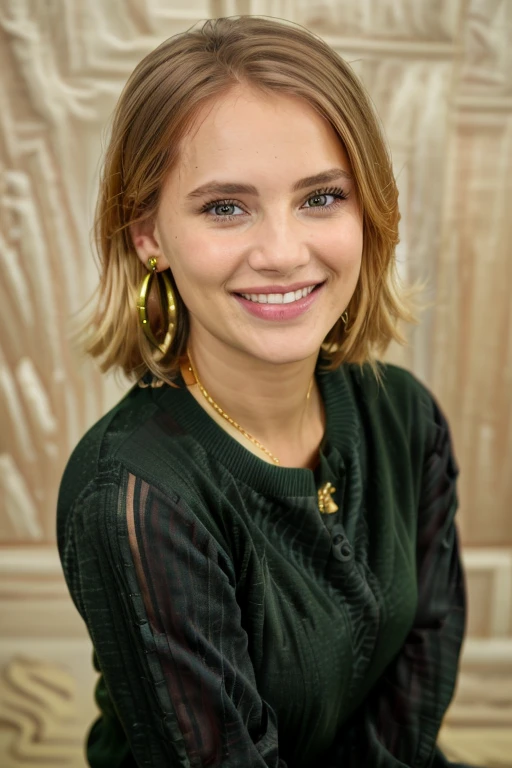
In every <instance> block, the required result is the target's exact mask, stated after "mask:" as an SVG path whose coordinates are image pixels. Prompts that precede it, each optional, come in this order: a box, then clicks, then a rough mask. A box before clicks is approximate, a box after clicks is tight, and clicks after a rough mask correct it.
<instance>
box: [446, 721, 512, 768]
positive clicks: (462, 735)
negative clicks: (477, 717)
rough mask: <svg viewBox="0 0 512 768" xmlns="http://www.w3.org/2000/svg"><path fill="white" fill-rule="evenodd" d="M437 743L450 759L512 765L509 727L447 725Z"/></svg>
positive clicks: (491, 766)
mask: <svg viewBox="0 0 512 768" xmlns="http://www.w3.org/2000/svg"><path fill="white" fill-rule="evenodd" d="M439 743H440V746H441V747H442V749H443V750H444V752H445V754H446V756H447V757H449V758H450V760H454V761H457V762H460V763H469V764H470V765H475V766H476V765H478V766H485V768H512V728H511V727H506V726H505V727H499V728H492V727H488V726H486V727H476V726H471V727H466V728H464V727H450V726H445V727H444V728H443V729H442V730H441V734H440V738H439Z"/></svg>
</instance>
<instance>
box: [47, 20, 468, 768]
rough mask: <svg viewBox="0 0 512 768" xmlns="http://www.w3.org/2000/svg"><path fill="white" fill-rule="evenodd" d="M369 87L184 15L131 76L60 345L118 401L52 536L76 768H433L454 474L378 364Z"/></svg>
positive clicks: (450, 587)
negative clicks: (79, 747)
mask: <svg viewBox="0 0 512 768" xmlns="http://www.w3.org/2000/svg"><path fill="white" fill-rule="evenodd" d="M398 219H399V214H398V208H397V190H396V186H395V182H394V179H393V175H392V169H391V163H390V160H389V157H388V154H387V152H386V148H385V146H384V143H383V140H382V137H381V135H380V132H379V128H378V123H377V120H376V118H375V116H374V114H373V112H372V109H371V106H370V103H369V100H368V97H367V96H366V95H365V92H364V90H363V88H362V86H361V84H360V83H359V82H358V80H357V79H356V77H355V76H354V74H353V72H352V71H351V69H350V68H349V67H348V66H347V64H345V63H344V62H343V61H342V60H341V59H340V57H339V56H338V55H337V54H335V53H334V52H333V51H332V50H331V49H330V48H329V47H328V46H327V45H326V44H325V43H323V42H322V41H321V40H319V39H317V38H316V37H314V36H313V35H311V34H310V33H308V32H307V31H306V30H304V29H303V28H301V27H298V26H292V25H287V24H281V23H279V22H277V21H271V20H266V19H261V18H255V17H247V16H246V17H239V18H230V19H217V20H216V21H208V22H206V23H205V24H204V26H203V27H202V29H200V30H196V31H191V32H188V33H185V34H180V35H177V36H175V37H173V38H171V39H170V40H168V41H166V42H165V43H163V44H162V45H161V46H160V47H159V48H157V49H156V50H155V51H153V52H152V53H150V54H149V55H148V56H147V57H146V58H145V59H144V60H143V61H142V62H141V63H140V64H139V65H138V67H137V68H136V69H135V71H134V73H133V75H132V76H131V78H130V80H129V81H128V83H127V85H126V87H125V90H124V92H123V94H122V96H121V98H120V101H119V104H118V107H117V111H116V114H115V118H114V123H113V129H112V136H111V140H110V145H109V148H108V151H107V156H106V161H105V167H104V172H103V176H102V180H101V193H100V198H99V204H98V211H97V235H98V244H99V250H100V255H101V258H102V270H103V271H102V275H101V283H100V296H99V302H98V308H97V310H96V314H95V316H94V318H93V322H92V325H91V328H92V333H91V337H90V339H89V351H90V352H91V353H92V354H93V355H98V356H102V358H103V368H104V369H107V368H112V367H116V366H117V367H120V368H122V370H123V371H124V372H125V373H127V374H129V375H131V376H134V377H135V378H136V379H137V380H138V383H137V384H136V385H135V386H134V387H133V389H131V391H130V392H129V393H128V394H127V396H126V397H125V398H124V399H123V400H122V401H121V402H120V403H119V404H118V405H117V406H116V407H115V408H113V409H112V410H111V411H110V412H109V413H108V414H107V415H106V416H105V417H104V418H103V419H101V420H100V421H99V422H98V423H97V424H96V425H95V426H94V427H93V428H92V429H91V430H90V431H89V432H88V433H87V435H86V436H85V437H84V438H83V439H82V441H81V442H80V443H79V445H78V447H77V448H76V450H75V452H74V454H73V456H72V457H71V459H70V461H69V464H68V467H67V469H66V472H65V474H64V478H63V481H62V485H61V490H60V496H59V507H58V540H59V549H60V554H61V558H62V563H63V568H64V572H65V574H66V579H67V582H68V585H69V589H70V592H71V595H72V597H73V599H74V601H75V604H76V606H77V608H78V610H79V611H80V613H81V615H82V617H83V618H84V621H85V622H86V624H87V627H88V630H89V633H90V635H91V638H92V641H93V644H94V649H95V663H96V667H97V669H98V671H100V673H101V676H100V679H99V683H98V686H97V692H96V698H97V702H98V705H99V708H100V710H101V717H100V718H99V720H98V721H97V722H96V723H95V724H94V726H93V728H92V730H91V733H90V734H89V738H88V745H87V753H88V759H89V764H90V765H91V766H94V767H95V768H98V767H99V766H108V768H114V767H115V766H129V765H137V766H162V767H163V766H166V767H167V766H173V767H174V766H179V767H180V768H185V766H223V767H228V766H229V767H231V766H233V767H234V766H237V767H238V766H240V767H242V768H257V767H259V766H261V767H263V766H272V767H273V768H277V767H278V766H279V768H285V766H286V767H288V768H316V766H322V768H328V767H330V766H332V767H333V768H334V766H336V767H338V766H339V767H341V766H343V768H346V766H353V767H354V768H356V767H357V768H361V766H372V768H375V767H382V768H384V766H385V767H386V768H388V767H389V768H391V767H392V766H393V767H398V766H411V767H412V766H414V768H420V767H421V766H432V765H433V766H442V765H446V764H447V763H446V761H445V758H444V757H443V755H442V754H441V752H440V751H439V750H438V748H437V747H436V738H437V734H438V730H439V726H440V723H441V721H442V718H443V715H444V713H445V711H446V708H447V706H448V704H449V702H450V699H451V697H452V693H453V689H454V684H455V679H456V671H457V663H458V656H459V652H460V646H461V641H462V637H463V631H464V615H465V614H464V588H463V576H462V571H461V565H460V559H459V552H458V544H457V534H456V529H455V524H454V516H455V511H456V507H457V498H456V485H455V483H456V476H457V467H456V464H455V460H454V458H453V455H452V448H451V444H450V435H449V429H448V426H447V424H446V421H445V418H444V416H443V414H442V413H441V411H440V410H439V407H438V406H437V405H436V402H435V401H434V399H433V398H432V396H431V394H430V393H429V392H428V391H427V390H426V389H425V388H424V387H423V386H422V385H421V384H420V383H419V382H418V381H417V380H416V379H415V378H414V377H413V376H412V375H410V374H409V373H407V372H406V371H404V370H402V369H400V368H397V367H393V366H389V365H383V364H380V363H378V362H377V355H378V354H379V353H381V352H383V351H384V350H385V349H386V347H387V345H388V344H389V342H390V340H391V339H398V338H400V337H399V334H398V331H397V329H396V322H397V320H411V319H412V315H411V314H410V310H409V309H408V305H407V304H406V302H405V301H404V300H403V299H401V298H400V294H399V288H398V283H397V280H396V277H395V271H394V270H395V263H394V248H395V245H396V242H397V239H398V235H397V225H398Z"/></svg>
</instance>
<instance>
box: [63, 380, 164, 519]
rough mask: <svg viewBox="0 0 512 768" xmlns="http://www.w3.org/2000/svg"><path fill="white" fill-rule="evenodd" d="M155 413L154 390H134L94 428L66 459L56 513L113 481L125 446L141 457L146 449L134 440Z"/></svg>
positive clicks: (136, 387) (93, 426) (156, 403)
mask: <svg viewBox="0 0 512 768" xmlns="http://www.w3.org/2000/svg"><path fill="white" fill-rule="evenodd" d="M158 411H159V405H158V394H157V393H156V392H155V390H152V389H151V388H149V387H148V388H141V387H138V386H134V387H132V389H130V390H129V392H128V393H127V394H126V395H125V396H124V397H123V398H122V399H121V400H120V401H119V402H118V403H117V404H116V405H115V406H114V407H113V408H111V409H110V410H109V411H108V412H107V413H106V414H105V415H104V416H103V417H102V418H101V419H99V420H98V421H97V422H96V423H95V424H93V425H92V427H90V429H89V430H88V431H87V432H86V433H85V435H84V436H83V437H82V438H81V440H80V441H79V442H78V444H77V445H76V447H75V448H74V450H73V451H72V453H71V455H70V457H69V459H68V462H67V464H66V467H65V470H64V473H63V476H62V479H61V483H60V489H59V502H58V503H59V509H69V508H70V507H71V506H72V505H73V504H74V503H75V501H76V500H77V499H78V498H79V497H80V496H81V495H83V494H84V493H88V491H89V490H91V491H92V490H93V487H94V486H95V485H97V484H98V483H101V482H102V481H103V482H108V481H109V480H115V478H116V477H117V476H119V472H120V469H119V468H120V467H121V465H122V464H123V461H122V455H123V451H124V450H125V446H126V445H129V446H131V449H132V452H133V453H134V454H136V453H137V451H140V452H141V453H143V452H144V450H145V448H146V446H145V445H144V444H139V445H138V444H137V437H136V436H137V434H138V433H139V432H140V430H141V429H143V428H144V426H145V425H146V424H148V422H151V420H152V419H153V418H154V416H155V414H156V413H158Z"/></svg>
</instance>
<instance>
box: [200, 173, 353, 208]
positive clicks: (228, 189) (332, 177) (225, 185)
mask: <svg viewBox="0 0 512 768" xmlns="http://www.w3.org/2000/svg"><path fill="white" fill-rule="evenodd" d="M340 179H345V180H348V181H351V180H352V176H351V175H350V173H348V171H344V170H343V168H331V169H330V170H328V171H323V172H322V173H316V174H315V175H314V176H306V177H305V178H304V179H299V180H298V181H296V182H295V183H294V184H293V185H292V192H299V191H300V190H301V189H306V188H308V187H314V186H318V185H320V184H330V183H331V182H333V181H339V180H340ZM204 195H255V196H256V197H257V196H258V190H257V189H256V187H255V186H254V185H253V184H239V183H237V182H234V181H209V182H207V183H206V184H202V185H201V186H200V187H197V189H193V190H192V192H189V193H188V194H187V195H186V198H185V199H186V200H194V199H195V198H197V197H203V196H204Z"/></svg>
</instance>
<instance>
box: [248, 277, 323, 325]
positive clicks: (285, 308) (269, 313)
mask: <svg viewBox="0 0 512 768" xmlns="http://www.w3.org/2000/svg"><path fill="white" fill-rule="evenodd" d="M297 285H298V284H297ZM308 285H313V283H306V284H303V285H302V286H298V287H297V288H296V290H297V291H298V290H299V288H300V287H303V288H306V287H307V286H308ZM323 288H324V285H323V284H320V285H319V284H317V285H316V288H315V289H314V290H313V291H311V293H309V294H308V295H307V296H304V297H303V298H302V299H299V300H298V301H293V302H291V303H290V304H259V303H258V302H256V301H250V299H244V297H243V296H239V295H238V294H237V293H234V294H233V296H234V298H235V299H236V301H238V303H239V304H240V305H241V306H242V307H243V309H245V311H246V312H248V313H249V314H250V315H253V316H254V317H259V318H261V319H262V320H273V321H276V320H277V321H280V322H283V321H286V320H294V319H295V318H296V317H300V315H302V314H304V313H305V312H307V311H308V309H309V308H310V307H311V306H312V305H313V304H314V303H315V301H316V300H317V298H318V296H319V295H320V294H321V293H322V291H323ZM256 290H257V289H252V290H251V293H252V292H256ZM291 290H292V288H291V287H290V288H288V291H291ZM271 292H273V293H283V292H284V291H283V289H282V288H281V289H279V290H276V288H274V287H273V288H272V291H270V290H269V288H268V287H267V288H266V290H265V291H261V290H259V291H258V293H271ZM244 293H246V291H244Z"/></svg>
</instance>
